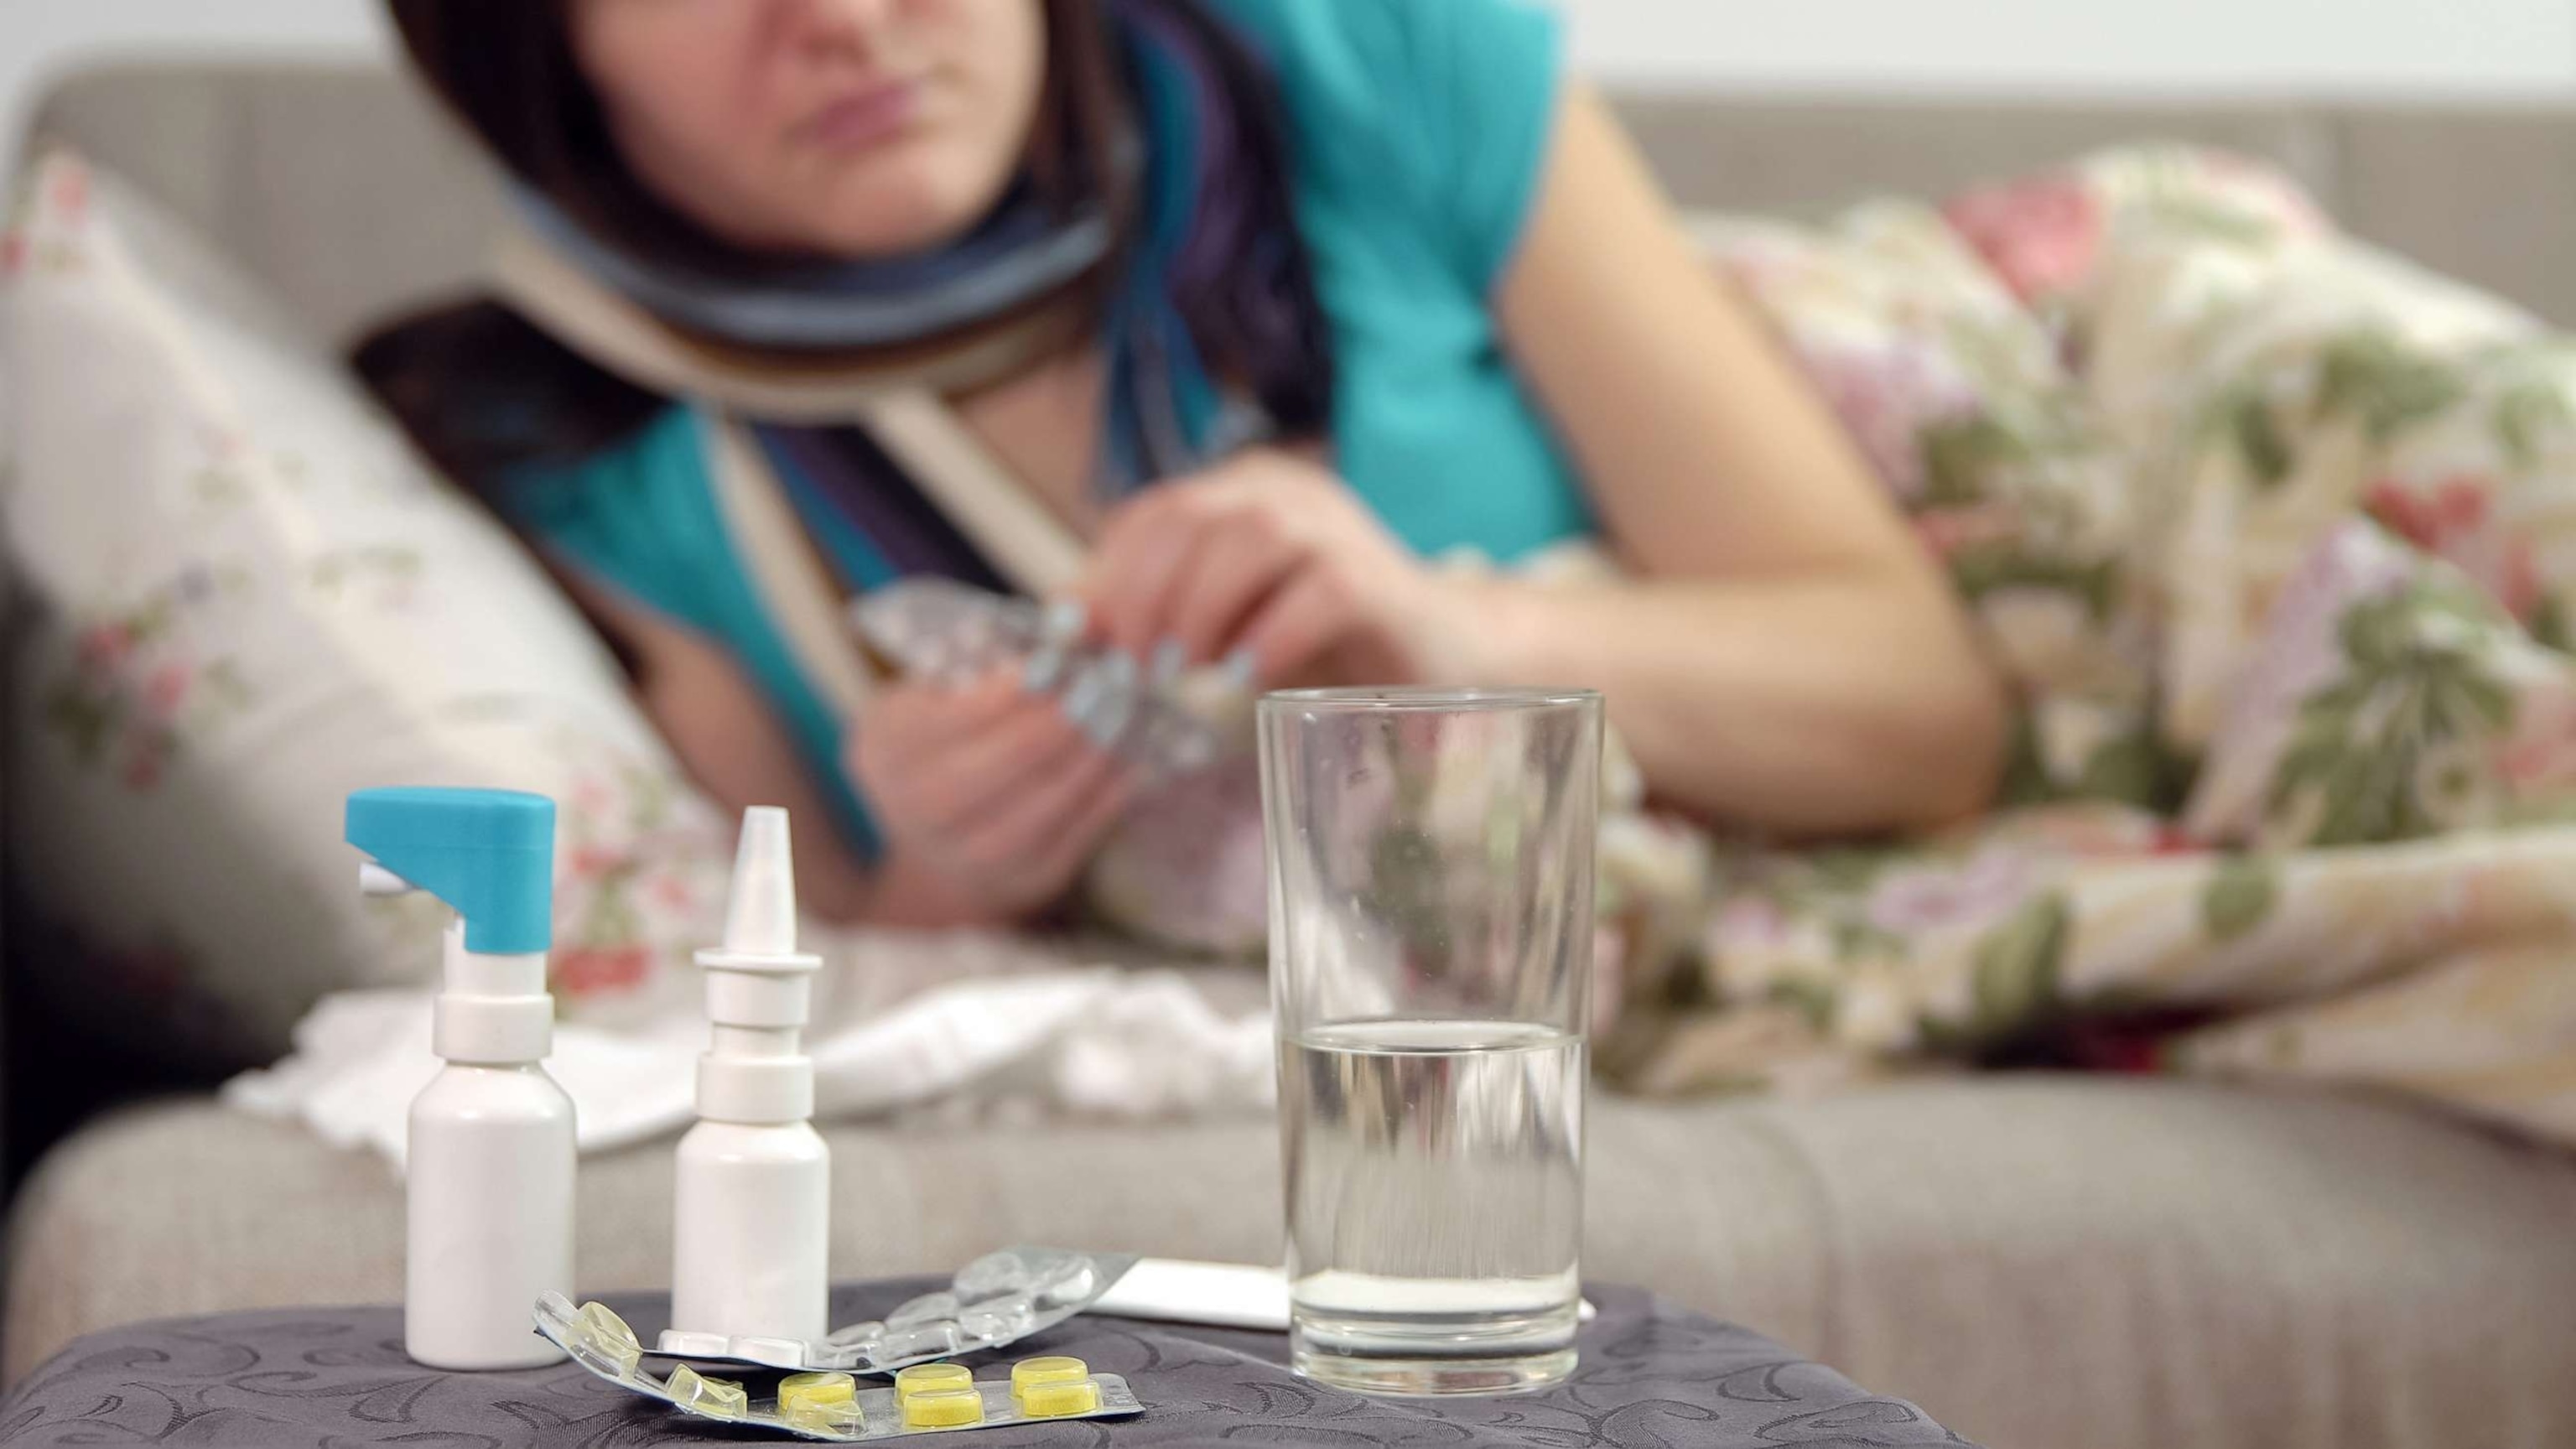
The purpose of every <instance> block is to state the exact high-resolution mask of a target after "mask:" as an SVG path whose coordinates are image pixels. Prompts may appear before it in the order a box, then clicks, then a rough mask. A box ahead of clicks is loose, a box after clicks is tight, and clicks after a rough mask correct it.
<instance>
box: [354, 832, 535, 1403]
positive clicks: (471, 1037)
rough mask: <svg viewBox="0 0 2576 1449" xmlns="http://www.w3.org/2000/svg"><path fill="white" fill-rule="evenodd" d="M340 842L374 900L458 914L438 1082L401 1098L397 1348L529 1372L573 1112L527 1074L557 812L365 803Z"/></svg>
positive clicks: (436, 1361) (446, 1362)
mask: <svg viewBox="0 0 2576 1449" xmlns="http://www.w3.org/2000/svg"><path fill="white" fill-rule="evenodd" d="M348 836H349V841H350V843H351V844H353V845H356V846H358V847H359V848H360V849H362V850H364V851H366V852H367V854H368V855H370V856H372V857H373V858H374V859H373V862H372V863H371V864H369V865H368V866H366V867H364V868H363V869H362V872H361V882H362V884H363V886H364V888H365V889H367V890H368V891H370V892H371V893H375V894H396V893H401V892H407V891H411V890H423V891H427V892H429V893H430V894H432V895H435V896H437V897H438V898H439V899H441V900H443V901H445V902H447V903H448V904H449V905H450V906H453V907H454V908H455V909H456V911H457V916H458V918H457V919H456V920H455V921H453V922H451V923H450V924H449V926H448V928H447V936H446V951H445V963H444V973H445V981H444V985H443V987H442V989H441V991H440V994H439V997H438V1001H437V1005H436V1007H435V1012H436V1015H435V1018H434V1023H433V1026H432V1028H431V1030H432V1038H431V1040H432V1045H433V1047H434V1048H435V1049H436V1051H437V1052H438V1054H439V1055H440V1056H441V1057H443V1058H445V1059H446V1061H447V1066H445V1067H444V1068H442V1069H441V1070H440V1072H439V1074H438V1075H437V1076H436V1077H434V1078H432V1079H431V1080H430V1083H429V1085H428V1086H427V1087H424V1088H422V1089H421V1093H420V1095H419V1096H418V1097H416V1098H414V1099H413V1100H412V1105H411V1115H410V1118H409V1125H408V1132H407V1136H406V1141H405V1149H404V1159H405V1161H404V1174H405V1178H406V1183H405V1199H406V1204H405V1206H406V1235H405V1240H404V1262H403V1348H404V1351H405V1352H407V1353H409V1354H410V1355H411V1356H412V1358H414V1359H415V1360H417V1361H419V1362H420V1363H423V1364H426V1365H428V1366H430V1367H432V1368H441V1369H511V1368H536V1367H541V1366H543V1365H546V1364H550V1363H555V1362H558V1361H560V1360H561V1359H562V1357H563V1354H562V1352H561V1351H560V1350H558V1349H556V1348H555V1346H554V1345H553V1344H551V1343H549V1342H547V1341H546V1340H545V1339H544V1338H542V1337H539V1336H538V1334H537V1332H536V1328H535V1320H534V1310H535V1308H536V1303H537V1299H538V1298H539V1297H541V1296H543V1295H544V1294H546V1293H548V1292H556V1293H562V1294H565V1295H567V1296H569V1295H570V1294H571V1293H572V1291H573V1164H574V1142H573V1105H572V1099H571V1098H570V1097H567V1096H565V1095H564V1091H563V1088H562V1087H560V1086H558V1085H556V1084H555V1081H554V1079H553V1078H551V1077H549V1076H547V1075H546V1072H545V1069H544V1068H543V1067H542V1066H540V1065H539V1063H540V1062H542V1061H543V1060H544V1058H545V1056H546V1053H547V1052H548V1051H549V1050H550V1049H551V1048H552V1046H553V1042H554V1001H553V998H551V997H550V996H548V995H547V994H546V951H547V949H548V947H549V945H550V944H551V929H552V928H551V917H552V908H553V893H554V886H553V880H554V803H553V802H552V801H550V800H547V799H545V798H544V797H542V796H536V795H517V794H509V793H504V792H498V791H468V790H370V791H364V792H361V793H359V794H357V795H353V796H351V797H350V799H349V820H348Z"/></svg>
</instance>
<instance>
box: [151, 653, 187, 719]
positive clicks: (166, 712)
mask: <svg viewBox="0 0 2576 1449" xmlns="http://www.w3.org/2000/svg"><path fill="white" fill-rule="evenodd" d="M191 679H192V676H191V674H190V672H189V669H188V666H187V665H185V664H175V663H174V664H164V665H162V666H161V667H160V668H158V669H155V670H153V671H152V675H151V677H150V678H148V679H146V680H144V681H143V705H144V707H145V708H146V709H149V710H151V711H152V713H154V714H155V715H158V716H159V717H161V718H162V719H168V718H170V717H172V716H173V715H176V714H177V713H178V712H179V709H180V706H182V705H184V704H186V703H187V702H188V685H189V683H190V681H191Z"/></svg>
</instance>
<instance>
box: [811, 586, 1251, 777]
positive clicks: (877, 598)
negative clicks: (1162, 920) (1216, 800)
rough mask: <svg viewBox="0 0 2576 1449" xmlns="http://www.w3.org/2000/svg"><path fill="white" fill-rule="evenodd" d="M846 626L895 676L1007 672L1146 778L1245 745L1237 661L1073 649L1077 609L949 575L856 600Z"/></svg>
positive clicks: (1078, 644)
mask: <svg viewBox="0 0 2576 1449" xmlns="http://www.w3.org/2000/svg"><path fill="white" fill-rule="evenodd" d="M850 620H851V624H852V626H853V627H854V628H856V629H857V630H858V633H859V637H860V639H861V641H862V642H863V643H864V644H865V645H866V647H867V649H868V651H869V652H870V653H871V654H872V655H873V656H874V657H875V658H876V660H877V662H878V663H879V664H880V665H881V666H883V667H884V668H885V669H886V670H887V671H888V672H889V673H892V674H894V675H895V676H897V677H899V678H904V679H917V680H925V681H929V682H932V683H936V684H943V685H951V686H956V685H965V684H969V683H972V682H974V681H976V680H979V679H983V678H986V677H988V676H990V675H991V674H992V673H993V672H994V671H996V670H1017V671H1019V674H1020V677H1021V679H1022V680H1023V681H1024V682H1025V683H1026V685H1027V687H1028V688H1029V689H1030V690H1031V691H1032V692H1035V693H1042V694H1049V695H1052V696H1054V697H1055V698H1056V699H1058V700H1059V701H1060V702H1061V703H1062V705H1063V707H1064V710H1065V713H1066V714H1067V715H1068V716H1070V717H1071V718H1072V719H1073V721H1074V723H1075V724H1077V725H1079V726H1081V727H1082V729H1083V730H1084V732H1085V733H1087V734H1089V735H1090V736H1091V737H1092V739H1093V740H1095V741H1096V742H1098V743H1099V744H1100V745H1101V746H1102V747H1104V748H1107V749H1113V750H1115V751H1116V752H1117V753H1118V754H1120V755H1122V756H1124V757H1125V758H1127V759H1129V760H1131V761H1133V762H1135V763H1137V764H1139V765H1143V766H1145V767H1146V768H1147V769H1149V770H1151V771H1153V772H1154V773H1155V774H1157V775H1163V776H1172V775H1181V774H1187V773H1189V772H1191V771H1193V770H1197V769H1200V768H1203V767H1205V766H1207V765H1209V764H1211V763H1214V762H1215V761H1216V760H1217V759H1219V758H1221V757H1222V756H1224V755H1225V754H1227V753H1229V752H1231V751H1232V750H1234V749H1238V748H1242V747H1245V746H1247V745H1248V744H1249V741H1250V738H1251V699H1252V692H1251V684H1252V680H1251V669H1250V667H1249V661H1248V660H1244V659H1238V660H1235V661H1232V662H1230V663H1227V664H1222V665H1212V666H1203V667H1200V668H1195V669H1193V668H1188V667H1186V666H1185V664H1184V662H1183V661H1181V660H1180V659H1178V658H1175V657H1173V656H1172V651H1169V650H1167V651H1164V652H1163V653H1161V654H1160V656H1159V657H1157V658H1154V659H1150V660H1144V661H1139V660H1137V659H1135V658H1133V657H1131V656H1129V655H1127V654H1124V653H1121V652H1119V651H1117V650H1114V649H1105V648H1101V647H1098V646H1096V645H1092V644H1087V643H1085V642H1084V637H1083V632H1084V621H1083V614H1082V610H1081V608H1080V607H1079V606H1078V605H1073V604H1055V605H1049V606H1041V605H1038V604H1035V603H1032V602H1030V601H1029V600H1027V599H1019V598H1011V597H1007V596H1005V595H1001V594H995V593H988V592H986V591H985V590H982V589H977V588H972V587H969V586H968V585H965V584H961V583H957V582H955V581H954V580H950V579H930V578H925V579H907V580H904V581H903V582H901V583H897V584H891V585H888V586H887V587H885V588H882V589H878V590H875V591H874V592H872V593H869V594H866V595H864V596H862V597H861V598H859V599H858V600H857V601H855V602H854V603H852V604H851V606H850Z"/></svg>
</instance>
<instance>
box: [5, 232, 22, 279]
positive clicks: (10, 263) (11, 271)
mask: <svg viewBox="0 0 2576 1449" xmlns="http://www.w3.org/2000/svg"><path fill="white" fill-rule="evenodd" d="M25 270H27V233H26V232H25V231H24V230H23V229H21V228H18V227H14V226H13V227H11V228H9V229H8V230H7V231H0V277H14V276H16V275H18V274H19V273H20V272H23V271H25Z"/></svg>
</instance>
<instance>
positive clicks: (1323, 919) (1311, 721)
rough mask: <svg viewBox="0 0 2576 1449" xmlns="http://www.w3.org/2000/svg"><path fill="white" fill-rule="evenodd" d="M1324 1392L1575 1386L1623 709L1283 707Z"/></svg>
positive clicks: (1287, 973)
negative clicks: (1604, 766) (1612, 717)
mask: <svg viewBox="0 0 2576 1449" xmlns="http://www.w3.org/2000/svg"><path fill="white" fill-rule="evenodd" d="M1260 716H1261V771H1262V805H1263V814H1264V819H1265V822H1266V825H1267V829H1268V832H1269V862H1270V981H1271V997H1272V1002H1273V1005H1274V1007H1275V1008H1276V1012H1277V1017H1278V1025H1279V1102H1280V1138H1281V1156H1282V1160H1283V1163H1284V1166H1285V1169H1286V1179H1287V1209H1288V1278H1289V1287H1290V1301H1291V1317H1290V1336H1291V1352H1292V1354H1293V1362H1294V1364H1295V1367H1296V1369H1297V1371H1298V1372H1299V1373H1301V1374H1304V1375H1306V1376H1307V1377H1309V1378H1312V1379H1315V1380H1317V1381H1319V1382H1323V1383H1327V1384H1331V1385H1334V1386H1336V1387H1340V1388H1345V1389H1352V1390H1356V1391H1359V1392H1363V1393H1381V1394H1460V1393H1507V1392H1514V1391H1519V1390H1525V1389H1535V1388H1543V1387H1546V1386H1547V1385H1550V1384H1554V1383H1557V1382H1560V1381H1562V1380H1563V1379H1564V1378H1565V1377H1566V1375H1567V1374H1569V1373H1571V1372H1572V1371H1573V1368H1574V1361H1575V1346H1574V1331H1575V1322H1576V1315H1577V1311H1578V1307H1579V1305H1580V1302H1581V1296H1580V1288H1579V1283H1578V1273H1577V1254H1578V1250H1579V1246H1580V1244H1581V1241H1582V1236H1583V1081H1584V1072H1585V1064H1586V1052H1585V1046H1584V1031H1585V1028H1586V1026H1587V1022H1586V1019H1585V1017H1586V1012H1587V1008H1588V1003H1589V1002H1590V1000H1591V988H1590V976H1591V968H1592V934H1593V911H1592V860H1593V847H1594V834H1595V828H1596V820H1597V817H1598V814H1599V794H1600V779H1601V698H1600V696H1599V695H1597V694H1594V693H1591V692H1589V691H1583V690H1553V691H1542V690H1530V691H1522V690H1398V689H1378V690H1306V691H1292V692H1288V693H1281V694H1273V695H1270V696H1269V697H1267V698H1265V699H1264V700H1262V702H1261V710H1260Z"/></svg>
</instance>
